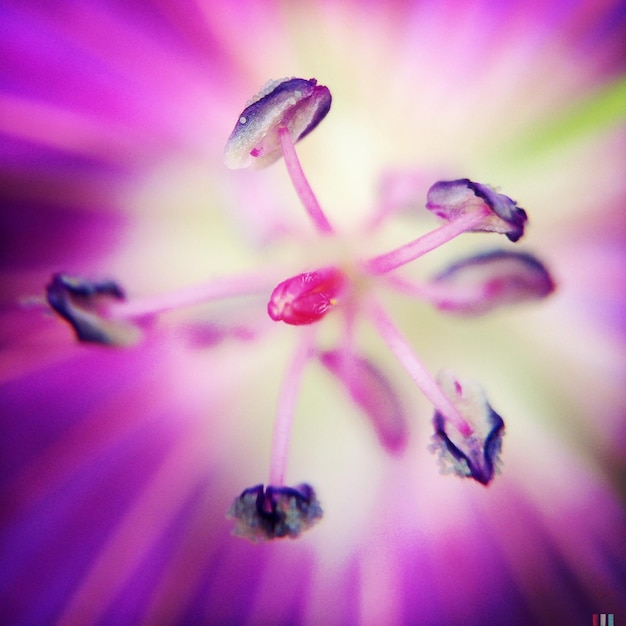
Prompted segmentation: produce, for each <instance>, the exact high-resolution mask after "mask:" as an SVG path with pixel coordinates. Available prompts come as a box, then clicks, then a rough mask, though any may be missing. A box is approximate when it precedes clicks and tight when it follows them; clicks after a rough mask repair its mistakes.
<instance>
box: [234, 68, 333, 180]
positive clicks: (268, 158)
mask: <svg viewBox="0 0 626 626" xmlns="http://www.w3.org/2000/svg"><path fill="white" fill-rule="evenodd" d="M331 101H332V98H331V95H330V91H329V89H328V87H324V86H322V85H318V84H317V81H316V80H315V79H314V78H311V79H310V80H305V79H303V78H289V79H280V80H276V81H270V82H269V83H268V84H267V85H266V86H265V87H264V88H263V89H262V90H261V91H260V92H259V93H258V94H257V95H256V96H255V97H254V98H253V99H252V100H251V101H250V102H248V105H247V106H246V108H245V109H244V110H243V112H242V113H241V115H240V116H239V120H238V121H237V124H236V125H235V128H234V129H233V132H232V133H231V135H230V137H229V138H228V142H227V143H226V149H225V152H224V163H225V164H226V166H227V167H229V168H231V169H240V168H244V167H249V166H253V167H255V168H262V167H266V166H268V165H271V164H272V163H273V162H274V161H276V160H278V159H279V158H280V156H281V155H282V150H281V147H280V141H279V138H278V128H279V127H280V126H284V127H286V128H288V129H289V133H290V135H291V139H292V141H293V142H294V143H296V142H297V141H299V140H300V139H302V138H303V137H305V136H306V135H308V134H309V133H310V132H311V131H312V130H313V129H314V128H315V127H316V126H317V125H318V124H319V123H320V122H321V121H322V120H323V119H324V118H325V117H326V114H327V113H328V111H329V110H330V105H331Z"/></svg>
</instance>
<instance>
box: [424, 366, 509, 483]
mask: <svg viewBox="0 0 626 626" xmlns="http://www.w3.org/2000/svg"><path fill="white" fill-rule="evenodd" d="M437 378H438V382H439V385H440V387H441V389H442V391H443V392H444V393H445V394H446V396H447V397H448V398H449V399H450V400H451V402H452V404H453V405H454V407H455V408H456V409H457V410H458V411H459V413H460V414H461V416H462V417H463V419H465V421H466V422H467V423H468V424H469V426H470V428H471V432H470V434H469V435H463V434H461V433H460V432H459V430H458V429H457V428H456V427H455V426H454V425H453V423H452V421H451V420H449V419H448V418H446V417H445V416H444V415H442V414H441V413H439V412H438V411H436V412H435V416H434V418H433V425H434V427H435V434H434V435H433V443H432V444H431V450H432V451H436V452H439V455H440V460H441V463H442V469H443V471H444V472H445V473H448V472H454V473H455V474H457V475H458V476H463V477H471V478H473V479H474V480H476V481H477V482H479V483H481V484H483V485H488V484H489V483H490V482H491V480H492V479H493V477H494V475H495V473H496V470H497V465H498V461H499V454H500V449H501V447H502V437H503V436H504V420H503V419H502V418H501V417H500V416H499V415H498V414H497V413H496V412H495V411H494V410H493V409H492V408H491V406H490V405H489V403H488V402H487V399H486V397H485V394H484V392H483V390H482V388H481V387H480V385H478V384H477V383H475V382H473V381H470V380H463V381H460V380H458V379H457V378H456V377H455V376H454V374H452V373H451V372H450V371H448V370H444V371H443V372H441V373H440V374H439V376H438V377H437Z"/></svg>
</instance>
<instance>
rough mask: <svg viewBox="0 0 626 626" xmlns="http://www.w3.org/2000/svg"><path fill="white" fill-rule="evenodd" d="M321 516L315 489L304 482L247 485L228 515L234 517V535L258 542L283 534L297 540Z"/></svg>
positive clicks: (282, 535)
mask: <svg viewBox="0 0 626 626" xmlns="http://www.w3.org/2000/svg"><path fill="white" fill-rule="evenodd" d="M322 515H323V511H322V507H321V506H320V503H319V501H318V500H317V496H316V494H315V490H314V489H313V487H311V486H310V485H307V484H306V483H303V484H301V485H298V486H296V487H276V486H273V485H268V486H267V487H266V488H265V489H264V488H263V485H256V486H255V487H250V488H249V489H246V490H244V492H243V493H242V494H241V495H240V496H239V497H238V498H236V499H235V501H234V502H233V503H232V505H231V507H230V510H229V511H228V515H227V517H229V518H231V519H234V520H235V527H234V528H233V535H235V536H237V537H243V538H244V539H248V540H250V541H252V542H253V543H259V542H263V541H268V540H271V539H281V538H283V537H290V538H291V539H296V538H297V537H299V536H300V535H301V534H302V533H303V532H304V531H305V530H308V529H309V528H311V526H314V525H315V524H317V522H319V521H320V520H321V519H322Z"/></svg>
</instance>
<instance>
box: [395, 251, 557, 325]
mask: <svg viewBox="0 0 626 626" xmlns="http://www.w3.org/2000/svg"><path fill="white" fill-rule="evenodd" d="M385 283H386V284H388V285H389V286H390V287H391V288H393V289H394V290H396V291H398V292H399V293H403V294H405V295H408V296H412V297H414V298H419V299H420V300H426V301H427V302H430V303H431V304H432V305H433V306H435V307H437V308H438V309H439V310H440V311H445V312H446V313H453V314H456V315H466V316H478V315H484V314H485V313H489V312H491V311H493V310H494V309H497V308H500V307H503V306H507V305H510V304H519V303H522V302H528V301H532V300H539V299H541V298H545V297H546V296H548V295H549V294H550V293H552V292H553V291H554V289H555V284H554V281H553V280H552V277H551V276H550V273H549V272H548V270H547V269H546V267H545V266H544V265H543V263H541V261H539V260H538V259H537V258H536V257H534V256H533V255H531V254H529V253H527V252H518V251H509V250H492V251H490V252H485V253H481V254H476V255H472V256H469V257H466V258H464V259H461V260H460V261H457V262H455V263H453V264H452V265H450V266H449V267H448V268H446V269H445V270H444V271H442V272H440V273H439V274H437V275H436V276H435V277H434V278H432V279H431V280H429V281H428V282H426V283H416V282H414V281H411V280H408V279H406V278H404V277H401V276H397V275H395V274H389V275H387V276H385Z"/></svg>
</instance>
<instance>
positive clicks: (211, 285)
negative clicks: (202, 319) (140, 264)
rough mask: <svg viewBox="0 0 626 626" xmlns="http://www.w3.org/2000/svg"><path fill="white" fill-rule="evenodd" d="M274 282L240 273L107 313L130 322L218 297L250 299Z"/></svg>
mask: <svg viewBox="0 0 626 626" xmlns="http://www.w3.org/2000/svg"><path fill="white" fill-rule="evenodd" d="M274 280H275V279H274V278H273V274H272V275H271V276H270V275H269V274H243V275H241V276H231V277H227V278H217V279H214V280H211V281H208V282H206V283H202V284H200V285H193V286H191V287H186V288H184V289H179V290H178V291H171V292H168V293H164V294H159V295H155V296H146V297H143V298H134V299H132V300H127V301H120V302H114V303H111V304H110V305H109V307H108V309H107V313H108V315H109V316H111V317H116V318H126V319H132V318H140V317H146V316H151V315H157V314H160V313H165V312H167V311H172V310H175V309H181V308H185V307H191V306H194V305H197V304H204V303H205V302H211V301H214V300H220V299H222V298H234V297H240V296H241V297H243V296H254V295H258V294H262V293H267V290H268V289H269V288H271V286H272V284H273V281H274Z"/></svg>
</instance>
